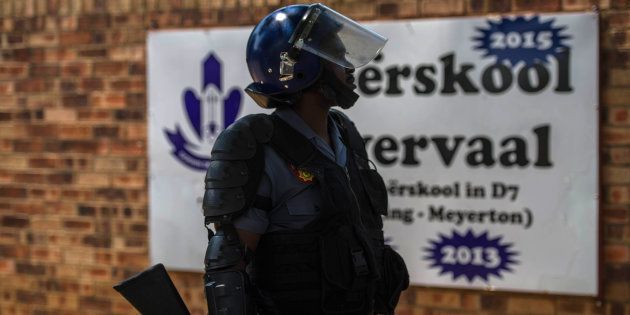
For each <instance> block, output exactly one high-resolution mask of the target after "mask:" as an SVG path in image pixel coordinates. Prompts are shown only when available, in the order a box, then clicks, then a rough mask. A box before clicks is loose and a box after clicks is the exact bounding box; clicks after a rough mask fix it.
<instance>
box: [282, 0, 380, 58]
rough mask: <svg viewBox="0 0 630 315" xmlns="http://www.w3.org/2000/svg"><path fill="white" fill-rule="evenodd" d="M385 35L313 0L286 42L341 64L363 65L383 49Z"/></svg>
mask: <svg viewBox="0 0 630 315" xmlns="http://www.w3.org/2000/svg"><path fill="white" fill-rule="evenodd" d="M386 42H387V38H385V37H383V36H381V35H379V34H377V33H375V32H373V31H371V30H369V29H367V28H365V27H363V26H361V25H360V24H359V23H357V22H355V21H353V20H351V19H349V18H347V17H345V16H344V15H342V14H340V13H337V12H336V11H335V10H333V9H331V8H329V7H327V6H325V5H323V4H321V3H317V4H313V5H311V6H310V7H309V9H308V11H306V13H305V14H304V17H303V18H302V20H301V21H300V24H298V26H297V28H296V30H295V32H294V33H293V35H292V36H291V39H289V43H291V44H293V47H295V48H297V49H299V50H302V49H304V50H306V51H308V52H311V53H313V54H315V55H318V56H320V57H321V58H324V59H326V60H329V61H331V62H333V63H335V64H337V65H340V66H342V67H344V68H349V69H354V68H358V67H361V66H364V65H366V64H367V63H368V62H370V61H372V59H374V58H376V56H377V55H378V53H379V52H380V51H381V49H383V47H384V46H385V43H386Z"/></svg>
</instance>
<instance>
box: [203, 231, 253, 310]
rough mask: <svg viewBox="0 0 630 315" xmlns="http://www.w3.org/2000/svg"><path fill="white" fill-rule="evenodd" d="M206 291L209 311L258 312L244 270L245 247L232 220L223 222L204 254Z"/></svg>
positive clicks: (245, 259)
mask: <svg viewBox="0 0 630 315" xmlns="http://www.w3.org/2000/svg"><path fill="white" fill-rule="evenodd" d="M204 261H205V276H204V284H205V292H206V300H207V302H208V311H209V313H210V314H217V315H250V314H256V311H255V307H254V305H253V303H252V300H251V298H250V290H251V288H250V282H249V276H248V275H247V273H245V270H244V268H245V265H246V261H247V250H246V246H245V245H243V244H242V243H241V240H240V239H239V237H238V234H237V233H236V229H235V228H234V226H233V225H232V224H231V223H230V222H222V223H221V224H220V225H218V226H217V232H216V234H214V235H213V236H212V237H211V238H210V240H209V242H208V249H207V250H206V257H205V260H204Z"/></svg>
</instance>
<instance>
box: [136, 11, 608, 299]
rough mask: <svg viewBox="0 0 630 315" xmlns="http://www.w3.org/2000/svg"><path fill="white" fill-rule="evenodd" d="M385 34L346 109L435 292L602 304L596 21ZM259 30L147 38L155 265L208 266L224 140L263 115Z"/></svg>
mask: <svg viewBox="0 0 630 315" xmlns="http://www.w3.org/2000/svg"><path fill="white" fill-rule="evenodd" d="M369 26H370V27H371V28H373V29H374V30H375V31H377V32H379V33H380V34H383V35H384V36H386V37H388V38H389V42H388V44H387V46H386V47H385V49H384V50H383V52H382V55H381V56H380V57H379V58H377V60H375V61H373V62H372V63H370V64H369V65H368V66H366V67H363V68H360V69H358V70H357V72H356V77H357V84H358V86H359V93H360V94H361V96H362V98H361V99H360V100H359V102H358V103H357V105H356V106H355V107H354V108H352V109H351V110H349V111H348V114H349V116H350V117H351V118H352V119H353V120H354V121H355V122H356V124H357V126H358V127H359V130H360V131H361V132H362V133H363V134H364V136H365V138H366V140H367V149H368V153H369V155H370V157H371V159H372V160H373V161H374V162H375V165H376V166H377V167H378V169H379V171H380V173H381V174H382V175H383V177H384V178H385V182H386V185H387V188H388V191H389V196H390V209H389V216H388V217H387V218H386V221H385V222H386V223H385V224H386V227H385V230H386V237H387V241H388V242H389V243H390V244H391V245H392V246H394V247H395V248H396V249H397V250H398V251H399V252H400V253H401V254H402V255H403V257H404V258H405V261H406V263H407V266H408V268H409V272H410V274H411V281H412V282H413V283H414V284H419V285H427V286H446V287H466V288H483V289H493V290H510V291H535V292H549V293H562V294H577V295H596V294H597V286H598V276H597V271H598V264H597V261H598V258H597V257H598V245H597V243H598V238H597V234H598V230H597V225H598V223H597V222H598V209H597V206H598V200H597V197H598V196H597V193H598V173H597V170H598V154H597V152H598V149H597V148H598V143H597V139H598V124H597V121H598V116H597V107H598V98H597V95H598V81H597V74H598V66H597V64H598V57H597V47H598V39H597V16H596V15H594V14H555V15H540V16H538V15H532V16H519V17H516V16H510V17H504V18H500V17H497V18H487V19H486V18H457V19H439V20H437V19H436V20H417V21H395V22H378V23H369ZM250 30H251V29H250V28H237V29H213V30H211V31H181V32H180V31H177V32H175V31H173V32H152V33H150V35H149V39H148V53H149V60H148V71H149V73H148V79H149V117H150V118H149V120H150V121H149V154H150V176H151V178H150V195H151V196H150V198H151V204H150V238H151V259H152V261H154V262H157V261H160V262H163V263H165V264H166V265H167V266H169V267H171V268H176V269H191V270H199V269H200V268H201V267H202V264H203V254H204V250H205V246H206V241H207V239H206V236H205V229H204V228H203V224H202V221H203V220H202V215H201V210H200V198H201V195H202V192H203V176H204V172H203V169H205V163H207V158H208V157H209V152H210V148H211V145H212V141H213V139H214V138H215V137H216V135H217V134H218V133H219V132H220V131H221V130H222V129H223V128H224V126H226V125H229V124H230V123H231V122H233V120H234V119H236V118H237V117H241V116H243V115H246V114H249V113H254V112H260V111H262V110H260V109H259V108H258V107H257V106H256V105H255V104H254V103H253V101H252V100H250V99H249V98H248V97H246V95H245V94H244V93H243V92H242V89H243V88H244V87H245V86H246V85H247V84H248V83H249V82H250V80H251V79H250V77H249V74H248V71H247V66H246V64H245V61H244V60H245V45H246V43H247V38H248V36H249V32H250Z"/></svg>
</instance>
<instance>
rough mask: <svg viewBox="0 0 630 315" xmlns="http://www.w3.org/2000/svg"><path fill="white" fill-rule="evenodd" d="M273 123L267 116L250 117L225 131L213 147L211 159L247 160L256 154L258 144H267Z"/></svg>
mask: <svg viewBox="0 0 630 315" xmlns="http://www.w3.org/2000/svg"><path fill="white" fill-rule="evenodd" d="M272 134H273V123H272V122H271V120H270V119H269V117H267V115H266V114H257V115H248V116H245V117H243V118H241V119H239V120H237V121H236V122H235V123H234V124H232V125H231V126H230V127H228V128H227V129H225V130H224V131H223V132H222V133H221V134H220V135H219V137H218V138H217V141H216V142H215V143H214V146H213V147H212V156H211V157H210V158H211V159H213V160H214V159H220V160H245V159H250V158H252V156H254V153H255V152H256V145H257V143H266V142H268V141H269V139H270V138H271V135H272Z"/></svg>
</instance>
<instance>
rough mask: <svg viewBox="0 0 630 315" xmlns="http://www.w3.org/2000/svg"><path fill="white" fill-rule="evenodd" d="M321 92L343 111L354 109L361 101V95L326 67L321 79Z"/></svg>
mask: <svg viewBox="0 0 630 315" xmlns="http://www.w3.org/2000/svg"><path fill="white" fill-rule="evenodd" d="M319 92H320V93H321V94H322V95H323V96H324V97H325V98H327V99H329V100H331V101H334V102H335V105H337V106H339V107H341V108H343V109H348V108H350V107H352V106H353V105H354V103H356V101H357V99H359V94H357V93H355V92H354V91H353V90H352V89H351V88H350V87H348V86H347V85H346V84H345V83H344V82H341V80H339V79H338V78H337V76H336V75H335V74H334V73H332V72H331V71H330V70H328V69H326V68H325V67H324V69H323V71H322V76H321V77H320V79H319Z"/></svg>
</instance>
